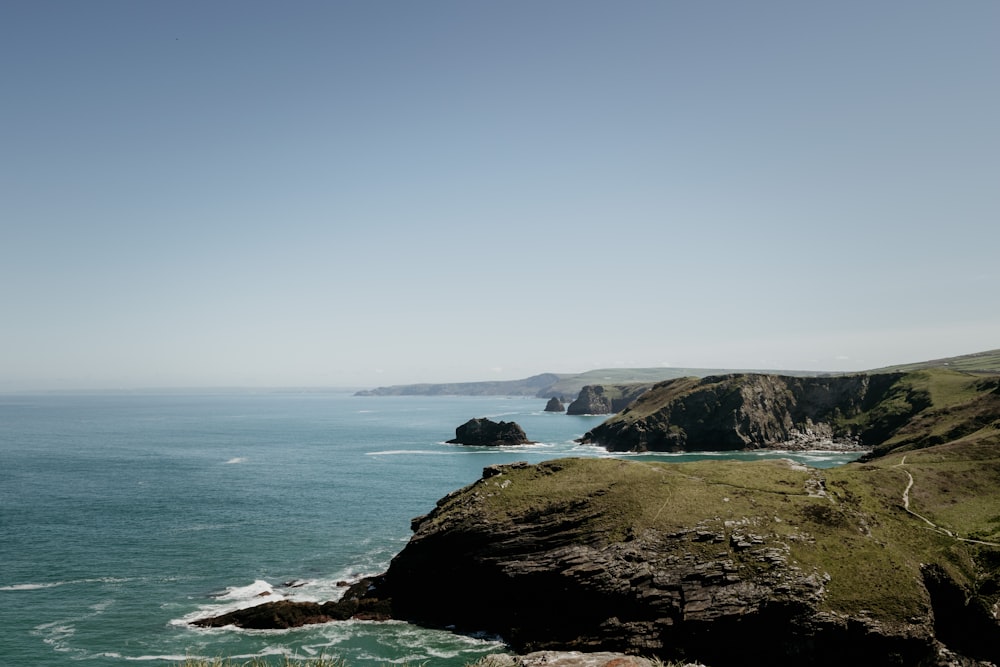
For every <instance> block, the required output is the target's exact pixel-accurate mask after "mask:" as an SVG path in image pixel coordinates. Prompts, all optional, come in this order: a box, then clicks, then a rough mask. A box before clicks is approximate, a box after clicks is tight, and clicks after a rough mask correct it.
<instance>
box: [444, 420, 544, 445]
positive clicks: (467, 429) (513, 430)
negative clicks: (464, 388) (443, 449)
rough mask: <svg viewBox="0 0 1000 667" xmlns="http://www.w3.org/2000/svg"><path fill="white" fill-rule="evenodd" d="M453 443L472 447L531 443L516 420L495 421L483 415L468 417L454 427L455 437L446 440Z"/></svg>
mask: <svg viewBox="0 0 1000 667" xmlns="http://www.w3.org/2000/svg"><path fill="white" fill-rule="evenodd" d="M448 443H449V444H453V445H471V446H474V447H504V446H511V445H527V444H531V440H528V436H527V435H526V434H525V432H524V429H523V428H521V427H520V425H518V424H517V423H516V422H505V421H501V422H495V421H492V420H490V419H486V418H485V417H479V418H476V419H470V420H469V421H467V422H465V423H464V424H462V425H461V426H459V427H458V428H456V429H455V437H454V438H452V439H451V440H449V441H448Z"/></svg>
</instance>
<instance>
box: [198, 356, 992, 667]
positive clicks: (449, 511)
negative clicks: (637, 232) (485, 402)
mask: <svg viewBox="0 0 1000 667" xmlns="http://www.w3.org/2000/svg"><path fill="white" fill-rule="evenodd" d="M972 370H974V371H975V372H969V371H966V370H955V366H954V365H952V364H948V365H944V364H930V365H922V366H920V367H918V368H912V369H903V370H895V369H889V370H887V371H885V372H878V373H871V374H855V375H846V376H837V377H811V378H810V377H792V376H779V375H769V374H726V375H722V376H712V377H706V378H686V379H685V378H680V379H674V380H668V381H666V382H662V383H659V384H656V385H655V386H653V387H652V388H651V389H649V390H648V391H646V392H645V393H644V394H643V395H642V396H641V397H640V398H639V399H637V400H636V401H634V402H633V403H632V404H630V405H629V406H628V408H626V409H625V410H623V411H622V412H621V413H619V414H618V415H616V416H614V417H612V418H611V419H609V420H607V421H606V422H605V423H604V424H602V425H601V426H600V427H599V428H597V429H594V430H593V431H592V432H591V433H590V434H588V439H589V440H590V441H592V442H600V443H602V444H605V445H606V446H609V447H610V448H611V449H623V450H625V449H633V450H643V449H647V450H648V449H665V450H671V451H674V450H682V449H691V448H694V449H726V448H728V449H755V448H759V447H776V446H778V445H781V444H784V445H786V446H788V445H789V443H792V444H796V443H797V444H798V445H801V446H809V445H812V444H817V443H826V442H830V443H834V444H837V443H839V444H842V445H843V446H851V447H864V448H865V449H866V450H868V451H869V452H870V453H869V454H868V455H866V456H865V457H864V459H863V460H861V461H859V462H856V463H852V464H848V465H846V466H842V467H839V468H831V469H823V470H820V469H813V468H807V467H805V466H802V465H797V464H794V463H792V462H791V461H789V460H761V461H757V462H752V463H747V462H736V461H723V460H707V461H700V462H693V463H666V462H658V461H655V460H652V459H649V458H642V457H640V458H635V459H626V460H620V459H609V458H574V459H560V460H555V461H549V462H545V463H541V464H537V465H529V464H526V463H515V464H510V465H502V466H491V467H488V468H486V469H485V470H484V472H483V476H482V478H481V479H480V480H479V481H477V482H475V483H474V484H471V485H469V486H467V487H465V488H463V489H460V490H458V491H456V492H454V493H452V494H449V495H448V496H446V497H445V498H442V499H441V500H440V501H439V502H438V503H437V506H436V507H435V508H434V509H433V511H432V512H430V513H429V514H427V515H426V516H422V517H418V518H417V519H414V521H413V530H414V534H413V537H412V538H411V540H410V542H409V543H408V544H407V546H406V547H405V548H404V549H403V551H402V552H401V553H400V554H399V555H397V556H396V558H395V559H393V561H392V564H391V566H390V568H389V570H388V571H387V572H386V573H385V574H383V575H380V576H378V577H375V578H371V579H366V580H364V581H362V582H360V583H359V584H357V585H355V586H354V587H352V588H351V589H350V590H349V591H348V593H347V594H346V595H345V596H344V597H343V598H342V599H341V600H339V601H336V602H330V603H327V604H324V605H318V604H317V605H315V607H314V608H312V609H310V610H309V614H310V618H311V619H313V620H310V621H307V622H316V621H322V620H330V619H333V618H351V617H355V618H370V619H378V618H397V619H404V620H408V621H411V622H415V623H421V624H426V625H431V626H438V627H450V628H453V629H455V630H457V631H460V632H474V631H488V632H492V633H496V634H499V635H500V636H502V637H503V638H504V639H505V640H506V641H507V642H508V643H509V644H510V645H511V647H512V648H513V649H514V650H516V651H518V652H522V653H524V652H529V651H538V650H547V649H552V650H577V651H621V652H626V653H631V654H638V655H646V656H651V657H656V658H659V659H663V660H697V661H701V662H703V663H705V664H708V665H711V666H712V667H736V666H741V667H742V666H743V665H748V664H766V665H772V666H776V667H792V666H796V667H799V666H802V665H810V666H823V667H827V666H829V667H833V666H834V665H837V666H840V665H875V666H881V665H887V666H888V665H892V666H900V667H902V666H906V667H911V666H928V667H930V666H934V667H943V666H944V665H964V666H973V665H995V664H1000V375H997V374H995V372H993V371H992V370H991V369H978V368H977V369H972ZM713 442H714V443H715V445H714V446H711V447H710V446H708V445H709V444H710V443H713ZM282 604H290V603H278V604H277V605H274V606H270V605H262V606H261V607H259V608H256V609H257V611H255V612H251V611H247V612H243V614H244V616H241V615H240V614H241V612H237V614H236V615H233V616H229V617H222V618H219V619H215V620H214V621H212V622H211V623H209V624H226V623H238V624H244V625H246V626H247V627H263V626H261V625H254V624H255V623H259V622H260V620H259V619H261V618H265V619H266V620H267V622H274V620H275V619H279V618H284V617H290V615H291V614H293V611H290V610H288V609H286V608H282V607H281V606H280V605H282ZM301 611H302V610H301V609H298V610H297V611H295V612H294V613H300V612H301ZM286 615H288V616H286ZM255 619H256V620H255ZM282 622H283V621H282Z"/></svg>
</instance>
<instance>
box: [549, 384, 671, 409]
mask: <svg viewBox="0 0 1000 667" xmlns="http://www.w3.org/2000/svg"><path fill="white" fill-rule="evenodd" d="M652 386H653V384H652V383H649V382H637V383H626V384H591V385H587V386H585V387H584V388H583V389H581V390H580V394H579V395H578V396H577V397H576V400H575V401H573V402H572V403H570V404H569V407H567V408H566V414H568V415H610V414H614V413H616V412H618V411H620V410H623V409H624V408H625V407H626V406H627V405H628V404H629V403H631V402H632V401H634V400H635V399H637V398H638V397H639V396H642V394H643V393H645V392H646V391H647V390H649V388H650V387H652Z"/></svg>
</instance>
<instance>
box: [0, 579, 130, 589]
mask: <svg viewBox="0 0 1000 667" xmlns="http://www.w3.org/2000/svg"><path fill="white" fill-rule="evenodd" d="M128 581H134V579H123V578H121V577H97V578H94V579H73V580H71V581H47V582H45V583H38V584H11V585H9V586H0V591H37V590H42V589H45V588H57V587H59V586H76V585H79V584H123V583H126V582H128Z"/></svg>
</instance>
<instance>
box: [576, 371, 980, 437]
mask: <svg viewBox="0 0 1000 667" xmlns="http://www.w3.org/2000/svg"><path fill="white" fill-rule="evenodd" d="M997 384H998V381H997V379H996V376H986V377H984V376H980V375H971V374H966V373H958V372H954V371H947V370H922V371H916V372H911V373H880V374H871V375H868V374H858V375H843V376H832V377H790V376H781V375H767V374H754V373H746V374H733V375H720V376H710V377H705V378H693V377H692V378H681V379H677V380H668V381H666V382H661V383H659V384H657V385H655V386H654V387H652V388H651V389H650V390H649V391H647V392H645V393H643V394H642V395H641V396H640V397H639V398H637V399H636V400H635V401H634V402H633V403H632V404H630V405H629V406H628V407H627V408H625V409H624V410H622V411H621V412H620V413H619V414H617V415H615V416H614V417H612V418H610V419H608V420H607V421H605V422H604V423H602V424H601V425H600V426H598V427H596V428H594V429H592V430H591V431H590V432H588V433H587V434H585V435H584V437H583V438H582V439H581V441H582V442H585V443H590V444H597V445H603V446H604V447H606V448H607V449H609V450H611V451H633V452H643V451H663V452H679V451H726V450H750V449H768V448H771V449H852V448H853V449H865V450H872V449H873V450H875V451H876V453H884V452H885V451H888V450H889V449H891V448H894V447H898V446H901V445H904V444H908V445H910V446H913V447H916V446H926V445H933V444H938V443H942V442H947V441H949V440H953V439H956V438H958V437H961V436H962V435H964V434H965V433H968V432H972V431H975V430H977V429H978V428H981V427H982V426H983V425H985V424H986V423H989V420H990V419H993V418H995V416H996V415H997V414H1000V392H998V390H997Z"/></svg>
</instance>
